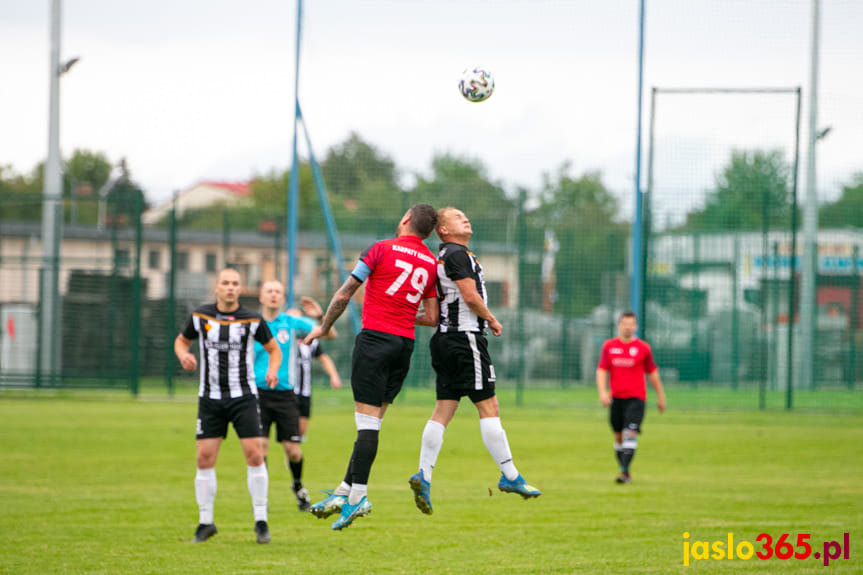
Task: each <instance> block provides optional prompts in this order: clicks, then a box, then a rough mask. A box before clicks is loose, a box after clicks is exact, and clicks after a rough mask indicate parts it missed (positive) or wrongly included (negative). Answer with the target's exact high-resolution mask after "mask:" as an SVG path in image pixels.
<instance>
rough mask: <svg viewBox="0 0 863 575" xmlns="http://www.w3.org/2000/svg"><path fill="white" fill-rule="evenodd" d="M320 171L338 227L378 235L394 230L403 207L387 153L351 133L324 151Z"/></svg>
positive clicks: (395, 172) (402, 197)
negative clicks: (342, 140) (345, 138)
mask: <svg viewBox="0 0 863 575" xmlns="http://www.w3.org/2000/svg"><path fill="white" fill-rule="evenodd" d="M321 172H322V174H323V176H324V178H325V180H326V186H327V191H328V192H329V197H330V203H331V206H332V210H333V215H334V217H335V219H336V222H337V225H338V227H339V229H341V230H348V231H358V232H369V231H370V232H373V233H375V234H376V235H379V236H383V235H391V234H393V233H394V232H395V223H396V221H397V220H398V218H399V217H400V216H401V215H402V213H404V210H405V209H406V207H405V196H404V192H403V191H402V190H401V188H400V186H399V184H398V171H397V170H396V166H395V162H394V161H393V160H392V158H390V156H388V155H387V154H385V153H383V152H382V151H381V150H379V149H378V148H377V147H375V146H374V145H372V144H370V143H368V142H366V141H364V140H363V139H362V138H361V137H360V136H359V134H357V133H355V132H352V133H351V134H350V135H349V136H348V138H347V140H345V141H344V142H342V143H341V144H337V145H335V146H333V147H331V148H330V149H329V150H327V153H326V156H325V158H324V161H323V163H322V165H321ZM318 211H320V210H318Z"/></svg>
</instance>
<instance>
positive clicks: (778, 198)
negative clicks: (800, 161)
mask: <svg viewBox="0 0 863 575" xmlns="http://www.w3.org/2000/svg"><path fill="white" fill-rule="evenodd" d="M790 176H791V169H790V167H789V166H788V164H786V162H785V160H784V159H783V157H782V152H781V151H779V150H774V151H769V152H768V151H763V150H754V151H742V150H735V151H732V152H731V159H730V161H729V163H728V165H727V166H725V168H724V169H723V170H722V172H721V173H720V174H719V175H717V177H716V187H715V188H714V189H713V190H710V191H709V192H708V193H707V198H706V202H705V206H704V207H703V208H701V209H699V210H695V211H693V212H690V213H689V214H687V216H686V223H685V224H684V228H685V229H687V230H692V231H728V230H758V229H761V228H762V225H763V224H764V218H763V215H762V214H763V213H764V211H765V209H764V208H765V206H766V212H767V225H768V226H772V227H775V226H778V225H788V223H789V221H790V220H789V218H790V212H791V210H790V201H789V185H788V181H789V178H790Z"/></svg>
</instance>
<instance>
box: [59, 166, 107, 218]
mask: <svg viewBox="0 0 863 575" xmlns="http://www.w3.org/2000/svg"><path fill="white" fill-rule="evenodd" d="M112 169H113V166H112V164H111V161H110V160H108V158H107V156H106V155H105V154H103V153H102V152H92V151H90V150H82V149H76V150H75V151H74V152H72V156H71V157H70V158H69V159H68V160H66V162H65V166H64V170H63V172H64V173H63V198H64V204H65V207H64V212H65V214H66V220H67V221H69V222H72V223H78V224H89V225H94V224H96V221H97V218H98V212H99V206H98V198H97V197H96V194H98V192H99V190H100V189H101V188H102V186H103V185H105V182H107V181H108V179H109V178H110V177H111V170H112ZM65 200H68V201H65Z"/></svg>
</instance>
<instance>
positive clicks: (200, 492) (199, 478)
mask: <svg viewBox="0 0 863 575" xmlns="http://www.w3.org/2000/svg"><path fill="white" fill-rule="evenodd" d="M195 499H197V500H198V523H204V524H206V525H211V524H212V523H213V502H214V501H215V500H216V468H215V467H213V468H210V469H199V470H198V473H196V474H195Z"/></svg>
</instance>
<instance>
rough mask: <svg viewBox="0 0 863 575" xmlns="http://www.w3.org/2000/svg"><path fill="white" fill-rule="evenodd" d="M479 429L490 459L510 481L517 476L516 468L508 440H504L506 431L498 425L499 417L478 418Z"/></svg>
mask: <svg viewBox="0 0 863 575" xmlns="http://www.w3.org/2000/svg"><path fill="white" fill-rule="evenodd" d="M479 430H480V433H482V442H483V443H485V448H486V449H488V452H489V454H491V457H492V459H494V462H495V463H497V466H498V467H500V471H501V473H503V474H504V475H505V476H506V478H507V479H509V480H510V481H512V480H514V479H515V478H517V477H518V469H516V468H515V463H513V462H512V451H510V449H509V442H508V441H507V440H506V431H504V430H503V427H502V426H501V425H500V418H499V417H484V418H482V419H480V420H479Z"/></svg>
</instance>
